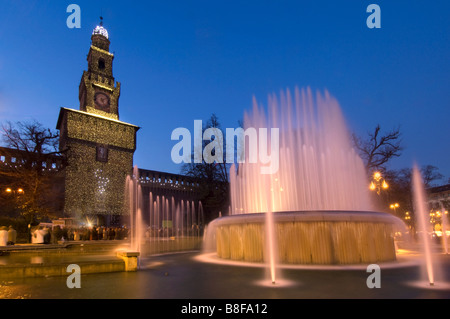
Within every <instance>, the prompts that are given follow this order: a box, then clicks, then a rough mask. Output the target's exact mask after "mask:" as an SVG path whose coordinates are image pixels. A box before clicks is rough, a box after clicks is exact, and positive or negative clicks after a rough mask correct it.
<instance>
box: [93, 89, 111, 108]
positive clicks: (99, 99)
mask: <svg viewBox="0 0 450 319" xmlns="http://www.w3.org/2000/svg"><path fill="white" fill-rule="evenodd" d="M94 102H95V106H96V107H97V109H99V110H101V111H105V112H109V96H108V95H107V94H105V93H103V92H97V93H95V95H94Z"/></svg>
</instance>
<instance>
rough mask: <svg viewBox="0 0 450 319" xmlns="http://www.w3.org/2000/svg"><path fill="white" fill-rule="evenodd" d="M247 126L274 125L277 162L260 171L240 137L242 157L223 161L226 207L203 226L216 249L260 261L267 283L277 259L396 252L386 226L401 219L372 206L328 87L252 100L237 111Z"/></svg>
mask: <svg viewBox="0 0 450 319" xmlns="http://www.w3.org/2000/svg"><path fill="white" fill-rule="evenodd" d="M251 127H253V128H256V130H258V128H268V127H272V128H279V132H280V141H279V170H278V172H276V173H274V174H271V175H268V174H266V175H264V174H261V173H260V172H261V168H262V167H264V165H265V164H264V163H261V162H259V163H249V161H248V159H249V155H248V151H249V150H250V148H249V146H248V145H245V141H240V143H242V144H244V145H245V148H244V150H245V161H243V162H242V163H239V164H238V165H237V167H235V166H234V165H233V166H232V168H231V169H230V189H231V191H230V192H231V215H229V216H224V217H221V218H218V219H216V220H214V221H213V222H211V223H210V225H209V226H208V231H210V232H212V233H213V235H211V234H209V235H208V238H214V240H215V247H214V245H212V246H213V247H214V249H215V251H216V254H217V257H219V258H221V259H226V260H234V261H244V262H251V263H255V262H256V263H260V262H267V263H268V265H270V266H269V268H270V274H271V281H272V283H274V282H275V280H276V278H275V276H276V273H277V272H276V267H277V264H278V263H281V264H293V265H295V264H297V265H298V264H312V265H348V264H366V265H367V264H370V263H379V262H385V261H394V260H396V253H395V246H394V238H393V234H394V231H395V230H396V229H397V227H402V228H403V227H404V224H403V222H402V221H401V220H400V219H398V218H396V217H394V216H392V215H390V214H387V213H381V212H374V211H372V210H373V209H372V205H371V203H370V199H369V194H368V187H367V179H366V172H365V169H364V165H363V163H362V161H361V159H360V158H359V156H358V155H357V154H356V153H355V151H354V150H353V149H352V147H351V144H350V138H349V134H348V132H347V128H346V124H345V121H344V118H343V116H342V113H341V110H340V107H339V104H338V102H337V101H336V100H335V99H334V98H332V97H331V96H330V95H329V94H328V92H325V94H324V95H323V96H322V95H320V94H317V97H316V99H315V101H314V99H313V94H312V92H311V90H310V89H309V88H308V89H306V90H301V91H300V90H299V89H296V90H295V94H294V96H293V97H292V96H291V93H290V91H289V90H287V92H286V93H283V92H282V93H281V96H280V100H279V101H278V99H277V98H276V97H275V96H270V97H269V105H268V115H266V114H265V112H264V109H263V108H262V107H258V105H257V103H256V101H254V102H253V114H251V115H249V114H245V116H244V129H247V128H251ZM273 142H276V141H268V143H269V144H270V143H273ZM238 143H239V142H238ZM260 146H261V144H260ZM268 148H269V149H270V147H268ZM260 152H261V150H260ZM206 246H207V247H211V243H208V244H207V245H206Z"/></svg>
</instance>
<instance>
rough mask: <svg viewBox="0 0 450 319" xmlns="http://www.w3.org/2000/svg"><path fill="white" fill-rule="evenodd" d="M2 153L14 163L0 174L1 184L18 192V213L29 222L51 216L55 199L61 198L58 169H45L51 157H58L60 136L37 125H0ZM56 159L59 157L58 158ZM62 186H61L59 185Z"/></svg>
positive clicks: (34, 123) (55, 202) (37, 123)
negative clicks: (19, 190) (19, 192)
mask: <svg viewBox="0 0 450 319" xmlns="http://www.w3.org/2000/svg"><path fill="white" fill-rule="evenodd" d="M2 140H3V145H4V146H5V147H7V149H5V150H4V151H5V152H6V153H9V154H7V155H9V158H14V159H15V162H14V163H9V164H8V165H5V166H4V167H3V168H2V169H1V170H0V176H1V181H2V183H3V184H5V183H6V184H7V185H11V186H12V187H13V188H14V189H19V188H20V189H21V190H22V192H21V196H20V200H19V196H17V198H16V205H17V206H18V208H19V210H20V212H21V213H22V214H23V215H26V217H27V219H29V220H30V221H32V220H33V219H35V218H39V217H42V216H45V215H47V214H48V213H54V211H55V207H56V206H57V205H58V200H59V201H61V199H60V198H57V197H58V195H60V194H61V192H60V191H59V189H58V187H59V188H61V187H60V185H61V179H60V180H59V183H58V181H57V180H58V178H61V176H60V175H61V174H60V170H59V169H60V168H62V166H63V161H62V158H61V160H59V162H60V167H58V168H59V169H58V168H57V167H48V165H47V163H49V159H50V158H51V157H54V158H56V157H58V156H59V155H61V153H60V152H59V150H58V143H59V134H58V132H55V131H52V130H50V129H49V128H45V127H44V126H43V125H42V124H41V123H39V122H37V121H31V122H17V123H15V124H12V123H11V122H6V123H5V124H3V125H2ZM58 158H59V157H58ZM62 185H63V184H62Z"/></svg>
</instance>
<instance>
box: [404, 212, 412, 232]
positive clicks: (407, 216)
mask: <svg viewBox="0 0 450 319" xmlns="http://www.w3.org/2000/svg"><path fill="white" fill-rule="evenodd" d="M410 220H411V215H410V214H409V212H406V213H405V221H406V223H407V224H408V227H409V228H410V229H411V224H410V223H411V222H410Z"/></svg>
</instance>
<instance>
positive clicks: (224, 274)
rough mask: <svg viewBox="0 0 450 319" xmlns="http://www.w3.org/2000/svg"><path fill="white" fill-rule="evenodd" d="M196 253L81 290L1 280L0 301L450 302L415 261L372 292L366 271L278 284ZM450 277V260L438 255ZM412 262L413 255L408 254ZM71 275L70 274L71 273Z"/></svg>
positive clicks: (99, 279) (320, 272)
mask: <svg viewBox="0 0 450 319" xmlns="http://www.w3.org/2000/svg"><path fill="white" fill-rule="evenodd" d="M198 256H199V253H198V252H189V253H177V254H164V255H156V256H150V257H145V258H141V259H140V270H139V271H137V272H116V273H103V274H87V275H83V274H81V277H80V283H81V288H68V287H67V283H66V280H67V277H65V276H61V277H47V278H45V277H44V278H19V279H14V280H7V281H2V282H0V298H8V299H16V298H25V299H230V298H231V299H324V298H325V299H348V298H351V299H354V298H356V299H405V298H406V299H413V298H414V299H449V298H450V289H449V288H448V287H447V289H442V288H443V287H442V285H441V286H439V283H437V284H436V286H435V288H434V289H430V288H429V285H428V284H427V283H426V282H421V281H419V280H420V276H421V270H420V268H419V267H418V266H417V263H405V264H404V266H401V267H386V268H385V267H383V265H381V272H380V284H381V287H380V288H368V286H367V283H366V282H367V279H368V277H369V276H370V275H371V273H369V272H367V269H366V268H364V267H359V268H354V269H351V268H347V269H342V268H336V269H314V268H308V267H305V268H301V269H281V270H280V274H279V281H278V283H275V285H273V284H271V282H270V280H269V279H267V270H266V269H264V268H260V267H244V266H231V265H226V264H216V263H210V262H202V261H199V260H198ZM437 257H438V259H439V261H440V263H441V265H442V269H443V273H444V274H446V275H447V276H449V275H450V256H449V255H443V254H439V255H437ZM406 258H407V259H411V258H412V259H414V256H407V257H406ZM68 275H69V274H68Z"/></svg>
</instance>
